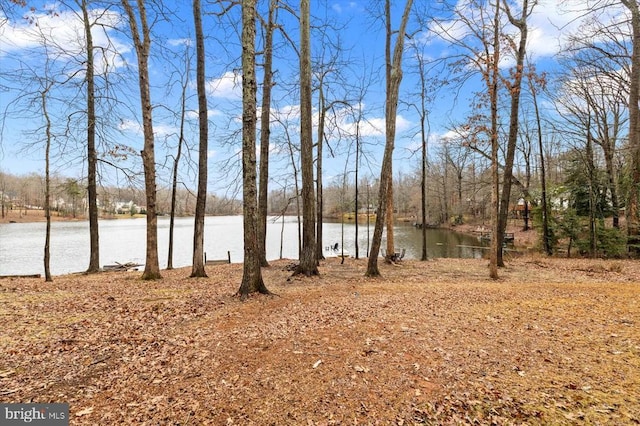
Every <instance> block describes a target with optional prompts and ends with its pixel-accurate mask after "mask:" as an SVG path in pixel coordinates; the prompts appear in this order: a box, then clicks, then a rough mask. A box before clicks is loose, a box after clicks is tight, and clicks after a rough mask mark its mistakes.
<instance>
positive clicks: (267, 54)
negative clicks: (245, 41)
mask: <svg viewBox="0 0 640 426" xmlns="http://www.w3.org/2000/svg"><path fill="white" fill-rule="evenodd" d="M276 7H277V0H270V1H269V16H268V18H267V28H266V32H265V40H264V68H263V70H264V76H263V78H262V111H261V113H260V114H261V115H260V184H259V185H258V188H259V191H260V192H259V194H258V214H259V215H260V220H259V222H258V238H259V239H260V241H259V247H260V265H261V266H269V262H268V261H267V215H268V205H267V201H268V197H267V196H268V191H269V188H268V186H269V137H270V135H271V128H270V121H271V87H272V86H273V82H272V80H273V70H272V68H273V30H274V28H275V18H274V15H275V13H276Z"/></svg>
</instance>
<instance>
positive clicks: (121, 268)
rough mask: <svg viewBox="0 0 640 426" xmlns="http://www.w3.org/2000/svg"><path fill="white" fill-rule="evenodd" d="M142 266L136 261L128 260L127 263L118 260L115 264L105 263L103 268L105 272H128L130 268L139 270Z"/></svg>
mask: <svg viewBox="0 0 640 426" xmlns="http://www.w3.org/2000/svg"><path fill="white" fill-rule="evenodd" d="M140 266H142V265H141V264H139V263H134V262H127V263H119V262H116V263H115V265H104V266H103V267H102V270H103V271H105V272H127V271H130V270H132V269H133V270H134V271H137V270H138V269H137V268H139V267H140Z"/></svg>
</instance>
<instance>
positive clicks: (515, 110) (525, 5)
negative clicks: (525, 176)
mask: <svg viewBox="0 0 640 426" xmlns="http://www.w3.org/2000/svg"><path fill="white" fill-rule="evenodd" d="M503 5H504V9H505V11H506V12H507V16H508V17H509V21H510V22H511V24H512V25H514V26H515V27H516V28H518V30H519V32H520V42H519V44H518V51H517V53H516V72H515V77H514V81H513V84H511V86H510V87H509V89H510V92H511V111H510V115H509V138H508V141H507V155H506V158H505V163H504V173H503V182H502V195H501V198H500V210H499V216H498V233H497V234H494V235H493V236H492V237H493V239H495V240H496V242H497V247H496V249H497V250H498V252H497V262H498V266H504V258H503V242H504V233H505V231H506V229H507V220H508V218H509V201H510V200H511V186H512V183H513V182H512V177H513V162H514V159H515V152H516V144H517V142H518V131H519V124H518V118H519V113H520V94H521V92H522V90H521V88H522V77H523V76H524V60H525V57H526V53H527V34H528V27H527V17H528V16H529V15H530V14H531V10H530V8H529V0H523V2H522V15H521V16H520V19H516V18H514V17H513V16H512V15H511V9H510V8H509V5H508V3H507V2H506V0H503Z"/></svg>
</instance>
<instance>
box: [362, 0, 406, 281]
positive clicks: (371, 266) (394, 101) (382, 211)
mask: <svg viewBox="0 0 640 426" xmlns="http://www.w3.org/2000/svg"><path fill="white" fill-rule="evenodd" d="M385 4H386V7H387V9H388V8H389V0H386V3H385ZM412 4H413V0H407V2H406V3H405V7H404V12H403V13H402V19H401V21H400V27H399V29H398V33H397V36H396V43H395V46H394V48H393V57H392V58H391V61H390V62H389V63H388V64H387V66H388V67H389V71H388V74H387V75H388V81H387V93H386V103H385V104H386V108H385V119H386V142H385V147H384V154H383V157H382V168H381V170H380V188H379V195H378V212H377V213H378V214H377V216H376V226H375V228H374V230H373V240H372V242H371V251H370V253H369V261H368V263H367V271H366V273H365V275H366V276H368V277H377V276H380V270H379V269H378V254H379V253H380V245H381V242H382V231H383V228H384V221H385V218H386V214H389V212H387V211H386V209H387V207H388V201H387V197H390V196H391V194H390V191H389V187H390V186H391V180H392V179H393V176H392V175H391V170H392V169H391V163H392V157H393V148H394V143H395V134H396V115H397V111H398V93H399V91H400V83H401V82H402V54H403V52H404V37H405V34H406V28H407V22H408V21H409V14H410V12H411V6H412ZM387 19H389V16H387ZM390 31H391V30H390V27H389V26H387V32H390ZM390 214H393V211H391V212H390ZM387 238H389V237H388V236H387ZM392 255H393V253H387V256H392Z"/></svg>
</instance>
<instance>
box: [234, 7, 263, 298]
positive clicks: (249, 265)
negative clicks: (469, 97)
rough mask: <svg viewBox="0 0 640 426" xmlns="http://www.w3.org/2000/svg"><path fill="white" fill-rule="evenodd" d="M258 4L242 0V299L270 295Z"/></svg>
mask: <svg viewBox="0 0 640 426" xmlns="http://www.w3.org/2000/svg"><path fill="white" fill-rule="evenodd" d="M255 25H256V3H255V0H244V1H243V2H242V196H243V202H242V213H243V226H244V265H243V269H242V282H241V284H240V288H239V289H238V295H239V296H240V298H241V299H243V300H244V299H246V298H247V296H248V295H249V294H251V293H256V292H258V293H263V294H269V290H267V287H266V286H265V284H264V281H263V279H262V270H261V269H260V258H261V255H260V247H259V242H258V188H257V173H256V121H257V117H256V104H257V99H256V92H257V87H258V84H257V82H256V69H255V68H256V56H255V55H256V47H255V43H256V26H255Z"/></svg>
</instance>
